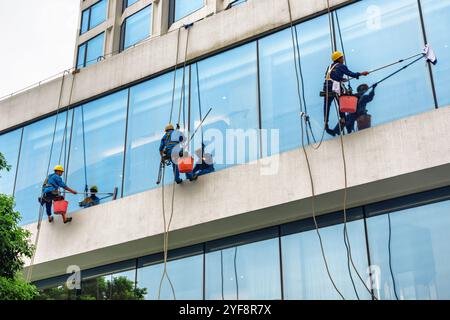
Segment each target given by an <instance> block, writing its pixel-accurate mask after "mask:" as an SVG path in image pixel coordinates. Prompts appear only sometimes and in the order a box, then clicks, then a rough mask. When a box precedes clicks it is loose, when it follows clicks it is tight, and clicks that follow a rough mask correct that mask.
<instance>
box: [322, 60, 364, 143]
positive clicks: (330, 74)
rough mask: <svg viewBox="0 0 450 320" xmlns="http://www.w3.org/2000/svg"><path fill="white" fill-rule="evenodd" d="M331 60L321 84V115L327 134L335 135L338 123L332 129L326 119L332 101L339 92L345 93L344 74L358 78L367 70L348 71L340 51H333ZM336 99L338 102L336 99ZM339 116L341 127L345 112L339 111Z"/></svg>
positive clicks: (343, 124)
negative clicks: (322, 98) (322, 99)
mask: <svg viewBox="0 0 450 320" xmlns="http://www.w3.org/2000/svg"><path fill="white" fill-rule="evenodd" d="M331 60H332V61H333V63H332V64H331V65H330V66H329V67H328V69H327V72H326V74H325V82H324V85H323V90H324V92H325V98H324V103H323V116H324V122H325V130H326V131H327V133H328V134H330V135H332V136H335V135H337V134H339V124H337V125H336V127H335V128H334V129H333V130H331V129H330V128H329V126H328V121H329V118H330V106H331V104H332V103H333V100H334V99H336V98H337V97H338V96H339V95H340V94H341V93H345V92H342V90H345V87H344V86H343V83H344V82H345V81H347V80H346V79H345V77H344V76H348V77H352V78H356V79H359V77H360V76H367V75H368V74H369V72H368V71H363V72H352V71H350V70H349V69H348V68H347V66H346V65H345V58H344V54H343V53H342V52H340V51H335V52H333V54H332V55H331ZM336 101H337V102H338V100H337V99H336ZM339 117H340V122H341V124H342V128H343V127H344V126H345V113H343V112H339Z"/></svg>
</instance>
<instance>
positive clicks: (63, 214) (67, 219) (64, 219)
mask: <svg viewBox="0 0 450 320" xmlns="http://www.w3.org/2000/svg"><path fill="white" fill-rule="evenodd" d="M61 216H62V218H63V221H64V223H67V222H70V221H72V217H66V214H65V213H61Z"/></svg>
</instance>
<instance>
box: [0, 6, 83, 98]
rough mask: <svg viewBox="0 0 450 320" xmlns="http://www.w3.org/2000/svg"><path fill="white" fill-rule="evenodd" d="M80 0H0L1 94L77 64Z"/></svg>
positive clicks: (18, 88)
mask: <svg viewBox="0 0 450 320" xmlns="http://www.w3.org/2000/svg"><path fill="white" fill-rule="evenodd" d="M79 6H80V1H79V0H12V1H8V0H0V97H1V96H4V95H6V94H9V93H11V92H13V91H17V90H20V89H22V88H24V87H26V86H28V85H30V84H33V83H35V82H38V81H40V80H42V79H44V78H47V77H49V76H52V75H54V74H56V73H58V72H60V71H63V70H65V69H68V68H70V67H72V66H73V58H74V50H75V38H76V33H77V29H78V26H77V24H78V14H79V11H78V10H79Z"/></svg>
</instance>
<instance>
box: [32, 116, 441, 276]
mask: <svg viewBox="0 0 450 320" xmlns="http://www.w3.org/2000/svg"><path fill="white" fill-rule="evenodd" d="M449 119H450V108H442V109H438V110H433V111H430V112H427V113H423V114H419V115H415V116H412V117H410V118H407V119H402V120H398V121H395V122H392V123H388V124H385V125H382V126H378V127H375V128H372V129H368V130H365V131H362V132H358V133H355V134H351V135H348V136H346V137H345V138H344V144H345V155H346V159H347V162H348V181H349V187H350V190H349V196H348V207H354V206H358V205H362V204H366V203H371V202H376V201H381V200H385V199H389V198H393V197H397V196H402V195H406V194H411V193H415V192H420V191H425V190H429V189H433V188H438V187H442V186H446V185H450V152H449V151H450V150H449V143H448V141H449V139H450V134H449V131H448V121H449ZM307 151H308V154H309V156H310V160H311V164H312V173H313V178H314V182H315V188H316V191H317V195H318V198H317V211H318V214H323V213H328V212H332V211H335V210H341V209H342V206H343V192H342V190H343V187H344V176H343V163H342V158H341V152H340V142H339V139H333V140H330V141H326V142H325V143H324V144H323V145H322V147H321V148H320V149H319V150H317V151H314V150H313V149H312V148H310V147H308V148H307ZM269 160H270V161H275V162H272V164H273V163H277V162H276V161H278V164H279V171H278V173H277V174H275V175H261V174H260V172H261V170H263V169H264V168H265V167H266V166H267V161H269ZM255 186H257V188H256V187H255ZM175 190H176V191H175V192H176V194H175V197H176V198H175V206H174V219H173V224H172V227H171V230H173V232H172V233H171V236H170V247H171V248H176V247H181V246H187V245H191V244H194V243H199V242H203V241H207V240H211V239H214V238H219V237H223V236H228V235H231V234H236V233H241V232H246V231H250V230H255V229H258V228H263V227H267V226H271V225H277V224H280V223H285V222H289V221H294V220H298V219H301V218H306V217H310V216H311V202H310V200H311V188H310V182H309V176H308V172H307V167H306V162H305V159H304V154H303V152H302V150H301V149H297V150H293V151H290V152H286V153H283V154H281V155H279V156H273V157H271V158H268V159H263V160H261V161H257V162H255V163H251V164H246V165H240V166H235V167H232V168H230V169H226V170H222V171H218V172H216V173H214V174H210V175H208V176H205V177H202V178H201V179H199V181H197V182H196V183H186V184H184V185H180V186H175ZM161 192H162V190H161V189H154V190H149V191H147V192H143V193H140V194H136V195H134V196H130V197H127V198H124V199H120V200H118V201H115V202H110V203H107V204H104V205H101V206H97V207H93V208H90V209H86V210H84V211H80V212H76V213H74V214H73V217H74V221H73V222H72V224H71V225H63V224H62V223H61V221H59V220H58V219H57V221H56V223H54V224H51V225H50V224H47V223H46V222H44V223H43V225H42V229H41V238H40V242H39V247H38V250H37V254H36V260H35V262H36V265H35V267H34V271H33V276H34V277H33V278H34V280H39V279H42V278H47V277H51V276H55V275H59V274H64V273H65V269H66V267H67V266H68V265H71V264H75V265H79V266H80V267H81V268H82V269H85V268H90V267H94V266H98V265H102V264H107V263H112V262H116V261H120V260H125V259H128V258H133V257H137V256H140V255H145V254H151V253H155V252H160V251H162V230H163V219H162V203H161V196H162V193H161ZM165 192H166V193H165V197H166V214H170V201H171V194H172V193H171V192H172V186H169V187H166V189H165ZM27 228H28V229H29V230H31V231H32V232H35V230H36V225H35V224H33V225H28V226H27ZM33 239H34V238H33Z"/></svg>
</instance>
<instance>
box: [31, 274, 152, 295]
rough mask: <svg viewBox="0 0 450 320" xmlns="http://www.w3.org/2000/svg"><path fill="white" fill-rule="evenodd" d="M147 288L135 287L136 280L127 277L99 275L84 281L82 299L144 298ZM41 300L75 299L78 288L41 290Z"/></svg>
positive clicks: (61, 287)
mask: <svg viewBox="0 0 450 320" xmlns="http://www.w3.org/2000/svg"><path fill="white" fill-rule="evenodd" d="M146 294H147V289H146V288H142V289H141V288H135V287H134V282H133V281H132V280H129V279H128V278H127V277H117V278H113V279H112V280H107V279H106V277H98V278H94V279H88V280H85V281H83V284H82V290H81V295H80V296H79V297H78V299H80V300H144V298H145V295H146ZM38 299H39V300H73V299H76V290H68V289H67V288H66V287H65V286H60V287H57V288H50V289H45V290H41V291H40V293H39V297H38Z"/></svg>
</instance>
